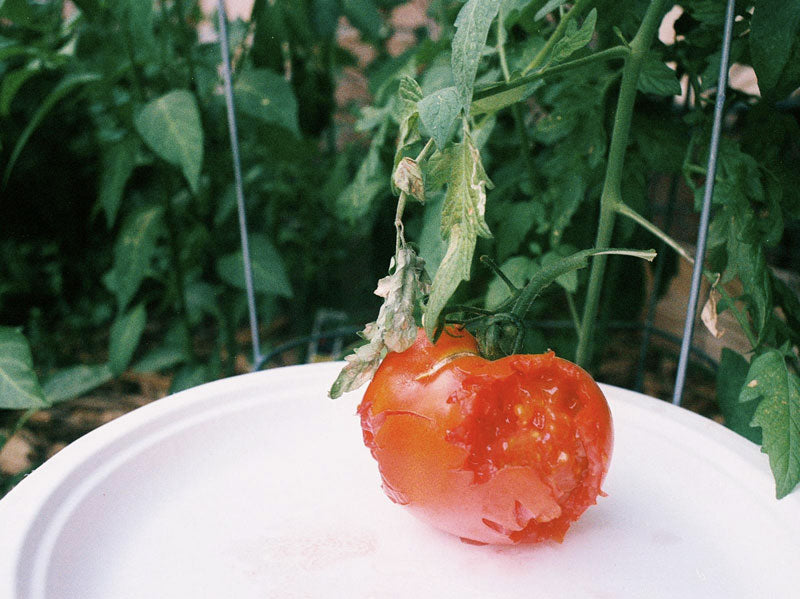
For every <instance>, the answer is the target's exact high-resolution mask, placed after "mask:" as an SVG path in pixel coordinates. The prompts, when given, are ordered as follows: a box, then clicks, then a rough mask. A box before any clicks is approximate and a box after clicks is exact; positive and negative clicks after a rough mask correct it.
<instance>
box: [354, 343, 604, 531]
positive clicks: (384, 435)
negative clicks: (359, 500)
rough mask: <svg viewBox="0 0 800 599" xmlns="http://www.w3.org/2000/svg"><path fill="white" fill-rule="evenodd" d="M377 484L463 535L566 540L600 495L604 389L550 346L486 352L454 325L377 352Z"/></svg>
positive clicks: (369, 409)
mask: <svg viewBox="0 0 800 599" xmlns="http://www.w3.org/2000/svg"><path fill="white" fill-rule="evenodd" d="M359 414H360V416H361V426H362V430H363V434H364V442H365V444H366V445H367V447H369V448H370V450H371V451H372V455H373V456H374V457H375V459H376V460H377V461H378V465H379V468H380V473H381V477H382V479H383V488H384V490H385V492H386V494H387V495H388V496H389V498H390V499H392V500H393V501H395V502H397V503H399V504H403V505H406V506H407V507H408V509H410V510H411V511H412V512H413V513H414V514H415V515H416V516H418V517H420V518H421V519H423V520H426V521H427V522H429V523H430V524H432V525H433V526H435V527H437V528H439V529H441V530H444V531H446V532H449V533H452V534H454V535H458V536H459V537H461V538H462V539H464V540H465V541H471V542H476V543H494V544H509V543H520V542H529V543H531V542H538V541H543V540H546V539H554V540H556V541H561V540H562V539H563V537H564V534H565V533H566V532H567V529H568V528H569V527H570V524H571V523H572V522H574V521H575V520H577V519H578V518H579V517H580V515H581V514H583V512H584V511H585V510H586V509H587V508H588V507H589V506H590V505H593V504H594V503H596V498H597V496H598V495H599V494H602V491H601V489H600V485H601V483H602V482H603V479H604V477H605V475H606V472H607V471H608V465H609V460H610V457H611V449H612V444H613V431H612V424H611V414H610V412H609V409H608V404H607V402H606V399H605V397H604V396H603V393H602V392H601V390H600V388H599V387H598V386H597V384H596V383H595V382H594V380H593V379H592V378H591V376H589V375H588V374H587V373H586V372H585V371H584V370H582V369H581V368H580V367H578V366H576V365H575V364H573V363H571V362H568V361H567V360H563V359H561V358H558V357H556V356H555V354H553V353H552V352H549V353H546V354H540V355H512V356H508V357H506V358H502V359H500V360H495V361H489V360H486V359H484V358H482V357H480V356H479V355H478V348H477V344H476V341H475V339H474V337H472V335H471V334H470V333H468V332H467V331H464V330H455V329H450V330H448V331H447V332H445V334H443V335H442V336H441V337H440V338H439V340H438V341H437V343H436V344H435V345H434V344H431V343H430V341H429V340H428V338H427V337H426V335H425V333H424V332H423V331H421V330H420V332H419V334H418V336H417V340H416V342H415V343H414V345H413V346H411V348H409V349H408V350H406V351H404V352H401V353H390V354H389V355H387V356H386V358H385V359H384V360H383V362H382V364H381V366H380V368H379V369H378V371H377V373H376V374H375V377H374V378H373V380H372V382H371V383H370V385H369V388H368V389H367V391H366V393H365V395H364V399H363V401H362V403H361V405H360V406H359Z"/></svg>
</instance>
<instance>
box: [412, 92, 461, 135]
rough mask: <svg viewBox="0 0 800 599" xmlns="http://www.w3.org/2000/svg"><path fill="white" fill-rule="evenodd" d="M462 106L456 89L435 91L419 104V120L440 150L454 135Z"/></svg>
mask: <svg viewBox="0 0 800 599" xmlns="http://www.w3.org/2000/svg"><path fill="white" fill-rule="evenodd" d="M461 106H462V104H461V97H460V95H459V93H458V90H457V89H456V88H455V87H446V88H444V89H440V90H438V91H435V92H433V93H432V94H430V95H429V96H426V97H425V98H423V99H422V100H420V102H419V103H418V104H417V108H418V109H419V119H420V121H422V125H423V126H424V127H425V129H426V130H427V131H428V133H430V136H431V137H432V138H433V141H434V143H435V144H436V147H437V148H439V149H440V150H441V149H443V148H444V146H445V145H446V144H447V142H448V141H449V140H450V137H451V136H452V135H453V131H454V129H455V127H454V125H455V121H456V118H458V115H459V113H460V112H461Z"/></svg>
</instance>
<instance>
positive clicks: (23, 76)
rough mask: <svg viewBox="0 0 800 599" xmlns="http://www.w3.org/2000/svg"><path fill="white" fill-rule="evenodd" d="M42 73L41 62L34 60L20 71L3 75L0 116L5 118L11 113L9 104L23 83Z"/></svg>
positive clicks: (0, 89) (0, 91) (0, 92)
mask: <svg viewBox="0 0 800 599" xmlns="http://www.w3.org/2000/svg"><path fill="white" fill-rule="evenodd" d="M41 71H42V62H41V61H39V60H35V61H32V62H29V63H28V64H26V65H25V66H24V67H22V68H21V69H17V70H16V71H11V72H10V73H3V81H2V83H0V116H3V117H7V116H8V115H9V114H10V113H11V102H12V101H13V100H14V98H15V97H16V95H17V92H18V91H19V89H20V88H21V87H22V86H23V85H24V84H25V82H26V81H27V80H28V79H30V78H31V77H33V76H34V75H36V74H37V73H41Z"/></svg>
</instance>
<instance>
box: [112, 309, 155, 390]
mask: <svg viewBox="0 0 800 599" xmlns="http://www.w3.org/2000/svg"><path fill="white" fill-rule="evenodd" d="M146 323H147V312H146V311H145V308H144V304H139V305H137V306H136V307H135V308H133V309H132V310H130V311H129V312H128V313H127V314H123V315H122V316H120V317H119V318H117V320H115V321H114V324H112V325H111V342H110V345H109V349H108V365H109V366H110V367H111V372H112V373H114V375H115V376H118V375H120V374H122V373H123V372H125V369H126V368H127V367H128V364H130V362H131V358H132V357H133V353H134V352H135V351H136V348H137V347H138V346H139V340H140V339H141V338H142V333H143V332H144V326H145V324H146Z"/></svg>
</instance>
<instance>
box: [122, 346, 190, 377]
mask: <svg viewBox="0 0 800 599" xmlns="http://www.w3.org/2000/svg"><path fill="white" fill-rule="evenodd" d="M186 360H187V357H186V354H185V353H184V351H183V350H182V349H178V348H176V347H169V346H167V347H158V348H156V349H154V350H152V351H150V352H149V353H147V354H145V355H144V356H143V357H142V359H141V360H139V361H138V362H136V363H135V364H134V365H133V366H132V367H131V370H133V371H134V372H161V371H162V370H167V369H168V368H172V367H173V366H177V365H178V364H183V363H184V362H186Z"/></svg>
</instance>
